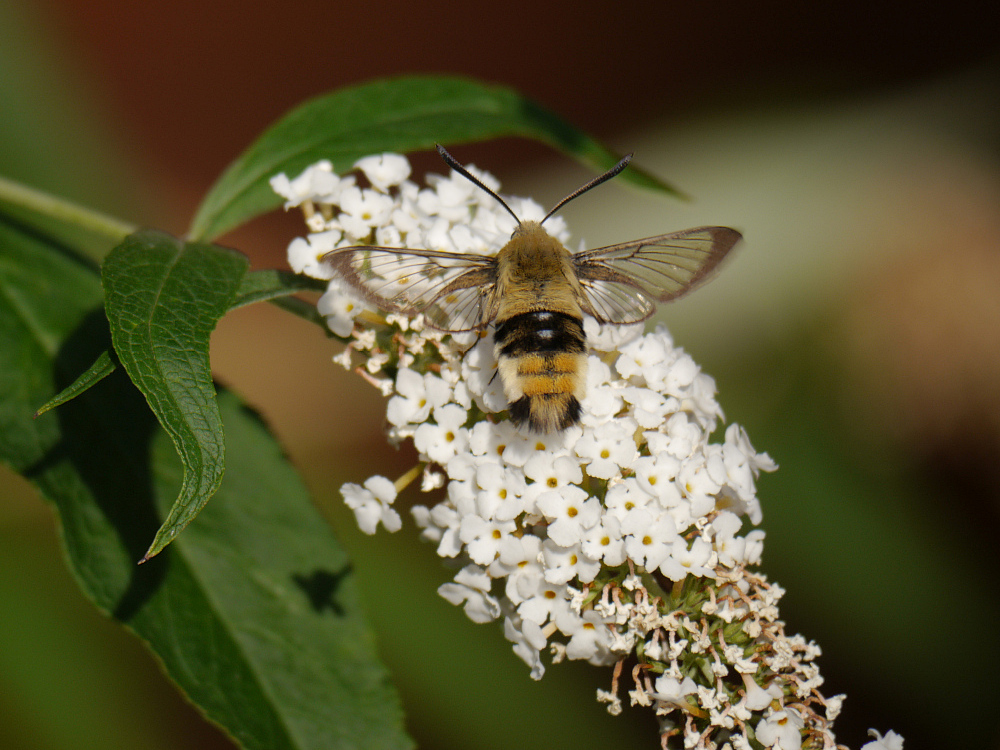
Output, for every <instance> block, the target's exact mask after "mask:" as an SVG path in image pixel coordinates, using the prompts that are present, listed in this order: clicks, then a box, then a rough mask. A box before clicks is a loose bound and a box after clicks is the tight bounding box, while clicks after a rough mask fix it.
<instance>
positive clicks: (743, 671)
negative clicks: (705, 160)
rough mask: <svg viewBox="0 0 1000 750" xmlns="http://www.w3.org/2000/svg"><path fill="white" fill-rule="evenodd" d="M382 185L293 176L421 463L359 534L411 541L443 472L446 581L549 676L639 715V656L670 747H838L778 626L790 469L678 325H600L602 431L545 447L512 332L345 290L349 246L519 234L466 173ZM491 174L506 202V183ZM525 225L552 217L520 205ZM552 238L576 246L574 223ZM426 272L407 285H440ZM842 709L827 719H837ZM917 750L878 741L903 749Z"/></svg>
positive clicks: (594, 368) (330, 314)
mask: <svg viewBox="0 0 1000 750" xmlns="http://www.w3.org/2000/svg"><path fill="white" fill-rule="evenodd" d="M356 167H357V168H358V169H359V170H360V171H361V172H363V173H364V175H365V178H366V180H367V182H368V183H369V184H370V185H371V187H359V186H358V185H357V184H356V180H355V179H354V178H353V177H352V176H347V177H342V176H338V175H336V174H335V173H334V172H333V169H332V166H331V165H330V164H329V162H322V163H320V164H316V165H314V166H312V167H310V168H308V169H307V170H306V171H305V172H303V173H302V174H301V175H299V176H297V177H294V178H289V177H286V176H285V175H279V176H277V177H275V178H274V179H272V186H273V187H274V189H275V190H276V191H277V192H278V193H279V194H281V195H282V196H283V197H285V199H286V202H287V203H286V205H287V206H301V207H303V210H304V211H305V213H306V214H307V218H308V224H307V226H308V227H309V229H310V232H309V234H308V235H307V236H306V237H305V238H303V239H297V240H295V241H293V242H292V244H291V246H290V247H289V262H290V264H291V265H292V267H293V268H294V269H295V270H296V271H299V272H302V273H307V274H310V275H313V276H316V277H318V278H326V279H331V280H330V285H329V288H328V291H327V292H326V294H324V295H323V297H322V298H321V301H320V305H319V311H320V313H321V314H322V315H323V316H324V317H325V318H326V320H327V322H328V325H329V326H330V329H331V330H332V331H333V332H334V333H335V334H336V335H338V336H340V337H342V339H344V340H346V342H347V344H346V350H345V352H344V353H343V354H341V355H338V357H337V361H338V362H340V363H341V364H343V365H344V366H347V367H350V366H351V363H352V354H353V356H354V360H355V361H357V360H361V361H362V363H363V364H362V366H361V367H358V368H357V370H356V371H357V372H359V374H361V375H362V377H364V378H365V379H366V380H368V381H369V382H371V383H372V384H373V385H375V386H376V387H378V388H380V389H381V390H382V391H383V392H384V393H386V395H387V396H388V402H387V409H386V423H387V435H388V439H389V440H390V441H391V442H392V443H393V444H399V443H401V442H402V441H405V440H411V441H412V443H413V445H414V447H415V448H416V450H417V453H418V454H419V465H418V466H417V467H416V468H415V469H414V470H412V471H411V472H408V473H407V475H406V476H405V477H404V478H401V479H400V480H397V482H396V483H393V482H391V481H389V480H388V479H386V478H384V477H372V478H370V479H369V480H367V481H366V482H365V483H364V485H363V486H359V485H357V484H345V485H344V486H343V488H342V493H343V495H344V500H345V502H346V503H347V504H348V506H349V507H351V508H352V509H353V510H354V512H355V514H356V516H357V520H358V523H359V526H361V528H362V529H363V530H364V531H366V532H367V533H374V532H375V530H376V527H377V525H378V524H379V523H381V524H382V525H383V526H384V527H385V528H386V529H387V530H389V531H395V530H397V529H398V528H400V526H401V525H402V524H401V521H400V519H399V516H398V514H396V512H395V510H393V509H392V507H391V504H392V502H393V501H394V500H395V497H396V493H397V492H401V491H403V486H405V484H407V483H409V482H410V481H411V480H415V479H416V477H418V476H422V481H421V485H420V488H421V490H423V491H425V492H432V491H436V490H441V489H442V488H443V492H439V493H438V497H437V498H436V502H434V503H433V504H428V505H419V506H416V507H415V508H414V509H413V516H414V519H415V520H416V523H417V526H418V527H419V528H420V532H421V536H422V537H423V538H424V539H426V540H428V541H431V542H433V543H434V544H435V545H436V549H437V553H438V554H439V555H440V556H441V557H443V558H450V559H454V560H455V561H456V562H458V563H459V566H460V570H459V573H458V574H457V575H456V576H455V577H454V580H453V582H451V583H447V584H444V585H443V586H441V587H440V589H439V593H440V594H441V596H443V597H444V598H445V599H447V600H448V601H450V602H452V603H454V604H456V605H458V606H462V607H463V608H464V610H465V612H466V613H467V615H468V616H469V618H470V619H472V620H473V621H474V622H477V623H482V622H490V621H494V620H497V619H499V618H501V617H502V618H503V623H504V626H503V627H504V634H505V636H506V637H507V639H508V640H509V641H511V642H512V644H513V650H514V652H515V653H516V654H517V656H518V657H520V658H521V659H522V660H523V661H524V662H525V663H526V664H527V665H528V666H529V668H530V670H531V677H533V678H534V679H540V678H541V677H542V675H543V674H544V671H545V663H546V658H545V657H546V655H548V654H551V655H552V660H553V661H558V660H560V659H562V658H569V659H580V660H586V661H588V662H590V663H592V664H595V665H616V666H615V671H614V676H613V679H612V683H611V690H609V691H601V692H599V695H598V699H599V700H600V701H601V702H604V703H607V704H608V710H609V711H611V712H612V713H618V712H620V711H621V698H620V687H619V682H620V679H624V677H623V675H622V671H623V665H624V664H625V663H626V660H627V659H629V658H632V659H633V663H634V664H635V666H634V669H633V670H632V673H631V681H632V684H633V685H634V689H633V690H630V691H628V695H629V696H630V698H631V699H632V701H633V703H635V704H639V705H644V706H648V707H650V708H651V709H652V710H653V711H654V712H655V713H656V715H657V716H658V718H659V721H660V727H661V742H662V745H663V747H664V748H667V747H675V746H676V747H681V746H684V747H695V746H697V747H716V746H718V747H723V746H724V745H725V743H727V742H728V743H729V744H730V746H732V747H733V748H743V747H751V746H756V745H752V744H751V738H753V742H756V743H758V744H763V745H764V746H766V747H800V746H803V747H817V748H818V747H824V748H828V747H833V746H834V742H833V734H832V731H831V729H830V722H831V721H832V718H833V716H834V715H835V714H836V712H837V711H839V708H840V700H839V699H824V698H823V696H822V694H821V693H820V692H819V687H820V685H821V684H822V678H820V677H819V672H818V670H817V669H816V668H815V664H814V663H813V660H814V658H815V657H816V656H817V655H818V650H817V649H815V648H814V647H813V646H812V645H811V644H808V643H806V642H805V641H804V640H803V639H796V638H793V637H789V636H787V635H786V634H785V632H784V625H783V623H782V622H781V621H780V620H779V619H778V610H777V602H778V600H779V599H780V597H781V594H782V593H783V592H782V590H781V589H780V587H777V586H776V585H774V584H771V583H769V582H768V581H767V579H766V578H765V577H764V576H763V575H761V574H759V573H755V572H753V570H752V569H751V566H753V565H755V564H756V563H758V562H759V560H760V556H761V552H762V549H763V538H764V535H763V531H760V530H752V529H747V530H744V529H745V527H746V526H747V523H746V522H747V521H749V522H750V524H757V523H759V522H760V520H761V515H762V514H761V509H760V504H759V501H758V499H757V495H756V480H757V478H758V476H759V474H760V473H761V472H765V471H773V470H774V469H776V468H777V467H776V465H775V464H774V462H773V461H772V460H771V459H770V457H769V456H768V455H767V454H766V453H758V452H757V451H756V450H755V449H754V448H753V446H752V445H751V443H750V441H749V438H748V437H747V435H746V432H745V431H744V430H743V429H742V428H741V427H739V426H738V425H729V426H728V427H727V429H726V431H725V437H724V440H723V442H722V443H718V442H712V440H711V437H710V436H711V434H712V432H713V431H714V430H715V428H716V427H717V425H718V424H719V422H720V420H721V418H722V410H721V408H720V407H719V404H718V403H717V401H716V400H715V384H714V381H713V380H712V378H711V377H709V376H708V375H706V374H704V373H703V372H702V371H701V369H700V368H699V367H698V365H697V364H696V363H695V362H694V360H693V359H692V358H691V357H690V356H689V355H687V354H686V353H685V352H684V351H683V350H681V349H680V348H678V347H676V346H675V345H674V341H673V339H672V338H671V336H670V335H669V334H668V333H667V331H666V329H665V328H663V327H662V326H660V327H657V328H656V329H655V330H654V331H652V332H649V333H643V331H642V326H603V327H602V326H600V325H598V324H597V323H596V321H594V320H592V319H589V318H588V319H587V320H585V325H584V329H585V332H586V336H587V343H588V345H589V347H590V349H591V352H590V355H589V357H588V368H587V388H586V396H585V397H584V398H583V399H582V402H581V407H582V414H581V417H580V423H579V424H578V425H575V426H573V427H571V428H569V429H567V430H564V431H562V432H559V433H553V434H546V435H537V434H528V433H524V432H522V431H520V430H518V429H517V428H515V427H514V426H513V424H512V423H511V421H510V420H509V418H508V415H507V413H506V409H507V402H506V398H505V396H504V392H503V389H502V387H501V384H500V382H499V378H497V377H495V376H496V370H497V362H496V359H495V357H494V346H493V332H492V330H489V329H488V330H486V331H484V332H482V333H477V332H474V331H473V332H468V333H460V334H445V333H442V332H440V331H437V330H435V329H433V328H431V327H430V326H429V325H427V322H426V321H425V320H424V319H423V318H422V317H421V316H417V317H415V318H412V319H409V318H406V317H404V316H401V315H399V314H396V313H392V314H385V313H384V311H378V310H375V309H373V308H372V307H371V306H370V305H369V304H368V302H367V301H365V300H361V299H358V298H357V297H356V296H354V295H353V294H352V293H351V292H350V291H349V290H348V288H347V287H346V286H345V285H344V283H343V282H341V281H340V280H339V279H336V278H331V277H332V273H331V269H330V268H329V266H327V265H325V264H324V263H323V260H322V259H323V256H324V255H325V254H326V253H327V252H329V251H331V250H333V249H335V248H338V247H345V246H351V245H387V246H392V247H400V248H427V249H434V250H444V251H449V252H468V251H472V252H479V253H485V252H489V251H490V250H491V249H492V250H494V251H495V250H496V249H497V248H499V247H500V246H502V245H503V244H504V243H505V242H506V241H507V240H508V239H509V237H510V234H511V232H512V230H513V228H514V225H513V222H512V220H511V217H510V216H509V215H508V214H507V213H506V211H505V210H504V209H503V208H502V207H501V206H499V205H498V204H497V203H496V201H495V200H493V199H492V198H491V197H490V196H488V195H487V194H486V193H485V192H483V191H482V190H480V189H478V188H476V187H475V186H474V185H472V184H470V183H469V181H467V180H466V179H464V178H463V177H461V176H459V175H457V174H454V173H453V174H451V175H449V176H434V175H432V176H429V177H428V180H427V182H428V185H427V186H424V187H421V186H419V185H417V184H416V183H414V182H411V181H410V180H409V176H410V167H409V163H408V162H407V161H406V159H405V157H402V156H399V155H395V154H380V155H376V156H372V157H366V158H364V159H361V160H359V161H358V162H357V163H356ZM473 171H474V173H475V174H476V175H477V176H478V177H479V178H480V179H482V180H483V181H484V182H485V183H486V184H487V185H489V186H491V187H493V188H495V189H499V183H498V182H497V180H496V179H495V178H493V177H492V176H491V175H488V174H486V173H483V172H480V171H478V170H473ZM507 200H508V202H509V203H510V204H511V206H512V207H513V208H514V210H515V211H516V212H517V213H518V215H520V216H522V217H523V218H524V219H536V220H537V219H540V218H541V217H542V216H544V214H545V212H544V210H543V209H542V208H541V207H540V206H538V205H537V204H535V203H534V202H532V201H530V200H528V199H516V198H515V199H511V198H508V199H507ZM546 228H547V229H548V230H549V231H550V232H551V233H552V234H553V235H554V236H555V237H556V238H557V239H559V240H560V241H561V242H563V243H568V241H569V235H568V231H567V229H566V225H565V222H564V221H562V219H560V218H559V217H555V218H554V219H552V220H551V221H549V222H546ZM422 280H423V277H421V275H420V271H419V270H418V269H417V268H416V267H414V268H413V269H412V270H411V269H407V270H406V273H405V275H401V276H396V277H394V278H393V279H392V280H391V281H392V283H396V284H401V283H422ZM824 711H825V712H826V713H824ZM894 738H895V735H893V734H892V733H889V734H887V735H886V736H885V737H881V736H880V737H879V739H878V741H877V743H871V744H872V746H873V747H875V746H877V747H883V748H886V749H889V748H892V750H897V749H896V748H895V746H894V745H893V742H894Z"/></svg>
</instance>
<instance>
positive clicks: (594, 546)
mask: <svg viewBox="0 0 1000 750" xmlns="http://www.w3.org/2000/svg"><path fill="white" fill-rule="evenodd" d="M581 549H582V550H583V554H585V555H586V556H587V557H589V558H590V559H592V560H603V561H604V564H605V565H607V566H608V567H611V568H617V567H618V566H619V565H621V564H622V563H623V562H625V542H624V540H623V539H622V533H621V522H620V521H619V520H618V518H617V517H616V516H613V515H611V514H608V513H605V514H604V515H603V516H602V517H601V521H600V523H598V524H596V525H594V526H592V527H591V528H589V529H587V531H586V532H585V533H584V535H583V542H582V543H581Z"/></svg>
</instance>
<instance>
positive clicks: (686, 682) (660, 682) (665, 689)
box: [653, 674, 698, 706]
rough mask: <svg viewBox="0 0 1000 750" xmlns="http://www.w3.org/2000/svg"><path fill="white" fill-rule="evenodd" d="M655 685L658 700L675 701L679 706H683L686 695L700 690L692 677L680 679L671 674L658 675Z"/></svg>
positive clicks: (655, 695)
mask: <svg viewBox="0 0 1000 750" xmlns="http://www.w3.org/2000/svg"><path fill="white" fill-rule="evenodd" d="M654 685H655V687H656V692H654V693H653V697H654V698H655V699H656V700H658V701H662V702H664V703H673V704H675V705H678V706H683V705H684V704H685V703H686V701H685V700H684V698H685V696H688V695H692V694H693V693H696V692H697V691H698V686H697V685H695V683H694V680H692V679H691V678H690V677H685V678H684V679H683V680H679V679H677V678H676V677H673V676H671V675H669V674H663V675H660V676H659V677H657V678H656V682H655V683H654Z"/></svg>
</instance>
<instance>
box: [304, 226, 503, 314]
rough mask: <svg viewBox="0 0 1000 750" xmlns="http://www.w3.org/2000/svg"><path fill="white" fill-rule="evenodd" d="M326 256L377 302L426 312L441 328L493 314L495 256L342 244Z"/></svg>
mask: <svg viewBox="0 0 1000 750" xmlns="http://www.w3.org/2000/svg"><path fill="white" fill-rule="evenodd" d="M323 260H324V262H326V263H328V264H329V265H330V266H331V267H332V268H333V269H334V271H336V272H337V274H338V275H339V276H340V278H341V279H343V280H344V281H345V282H347V284H349V285H350V286H351V288H353V289H354V290H355V291H356V292H357V293H358V294H360V295H361V297H362V298H364V299H365V300H367V301H368V302H370V303H371V304H373V305H374V306H375V307H379V308H381V309H383V310H388V311H390V312H397V313H401V314H403V315H409V316H413V315H417V314H418V313H423V314H424V317H425V318H426V320H427V323H428V324H429V325H431V326H432V327H434V328H437V329H439V330H442V331H450V332H453V333H457V332H459V331H471V330H476V329H480V328H484V327H485V326H486V325H487V324H488V323H489V322H490V319H491V318H492V314H491V311H490V310H489V309H488V308H489V306H490V302H491V300H492V297H493V294H492V293H493V289H494V287H495V286H496V278H497V273H496V259H495V258H493V257H491V256H488V255H475V254H473V253H446V252H440V251H436V250H405V249H403V248H394V247H375V246H369V245H362V246H357V247H342V248H338V249H337V250H333V251H331V252H329V253H327V254H326V255H324V256H323Z"/></svg>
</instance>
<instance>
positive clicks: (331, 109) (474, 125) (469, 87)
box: [190, 76, 680, 240]
mask: <svg viewBox="0 0 1000 750" xmlns="http://www.w3.org/2000/svg"><path fill="white" fill-rule="evenodd" d="M501 136H522V137H525V138H534V139H537V140H540V141H544V142H546V143H549V144H551V145H553V146H555V147H556V148H559V149H562V150H563V151H565V152H567V153H568V154H570V155H572V156H575V157H576V158H577V159H579V160H581V161H583V162H585V163H587V164H589V165H591V166H593V167H594V168H595V169H597V170H600V171H604V170H606V169H609V168H610V167H612V166H613V165H614V164H615V163H616V162H617V161H618V159H619V158H620V157H621V155H620V154H616V153H614V152H612V151H611V150H609V149H607V148H605V147H604V146H602V145H601V144H599V143H598V142H597V141H595V140H594V139H592V138H590V137H589V136H587V135H586V134H584V133H583V132H581V131H580V130H578V129H576V128H575V127H573V126H572V125H570V124H569V123H567V122H566V121H565V120H563V119H561V118H560V117H559V116H558V115H556V114H554V113H553V112H551V111H549V110H547V109H545V108H543V107H542V106H541V105H539V104H536V103H535V102H533V101H531V100H530V99H527V98H526V97H523V96H521V95H520V94H518V93H517V92H515V91H514V90H512V89H509V88H505V87H502V86H489V85H486V84H482V83H478V82H476V81H471V80H467V79H463V78H448V77H441V76H435V77H430V76H413V77H406V78H393V79H387V80H380V81H374V82H371V83H365V84H362V85H360V86H354V87H352V88H346V89H341V90H339V91H334V92H332V93H330V94H326V95H324V96H320V97H318V98H316V99H312V100H310V101H308V102H306V103H304V104H302V105H300V106H299V107H297V108H296V109H294V110H292V111H291V112H289V113H288V114H287V115H285V116H284V117H283V118H282V119H280V120H279V121H278V122H277V123H275V124H274V125H272V126H271V128H269V129H268V130H267V131H266V132H265V133H264V134H263V135H262V136H261V137H260V138H258V139H257V141H256V142H255V143H254V144H253V145H252V146H250V148H249V149H247V150H246V151H245V152H244V153H243V155H242V156H240V157H239V158H238V159H237V160H236V161H234V162H233V163H232V164H231V165H230V166H229V168H228V169H227V170H226V171H225V172H224V173H223V175H222V176H221V177H220V178H219V180H218V181H217V182H216V183H215V185H214V186H213V187H212V189H211V190H210V191H209V193H208V195H207V196H205V200H204V201H203V202H202V204H201V207H200V208H199V209H198V213H197V215H196V216H195V218H194V221H193V223H192V225H191V231H190V236H191V237H192V238H193V239H197V240H210V239H213V238H215V237H218V236H219V235H221V234H223V233H225V232H227V231H228V230H230V229H232V228H233V227H236V226H238V225H239V224H242V223H243V222H245V221H248V220H249V219H252V218H253V217H255V216H258V215H260V214H262V213H265V212H267V211H270V210H271V209H273V208H276V207H277V206H279V205H280V204H281V198H280V197H279V196H278V195H276V194H275V193H274V192H273V191H272V190H271V187H270V185H269V183H268V180H270V178H271V177H273V176H274V175H276V174H278V173H280V172H284V173H286V174H288V175H289V176H290V177H293V176H295V175H297V174H298V173H299V172H301V171H302V170H303V169H304V168H305V167H307V166H308V165H310V164H312V163H314V162H316V161H319V160H320V159H330V160H332V161H333V163H334V168H335V169H336V170H338V171H340V172H344V171H346V170H348V169H350V168H351V167H352V166H353V164H354V162H355V161H356V160H357V159H359V158H360V157H362V156H367V155H369V154H376V153H381V152H383V151H394V152H410V151H419V150H422V149H429V148H432V147H433V146H434V144H435V143H443V144H445V145H447V144H451V143H459V142H467V141H478V140H485V139H488V138H498V137H501ZM621 178H622V179H624V180H626V181H629V182H631V183H632V184H634V185H637V186H639V187H643V188H647V189H651V190H658V191H661V192H665V193H668V194H673V195H675V196H679V195H680V193H679V192H678V191H677V190H675V189H674V188H672V187H670V186H669V185H668V184H666V183H665V182H663V181H662V180H659V179H657V178H656V177H654V176H652V175H650V174H649V173H647V172H644V171H642V170H641V169H639V168H638V167H634V166H632V167H629V168H628V169H627V170H625V172H623V173H622V177H621Z"/></svg>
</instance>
